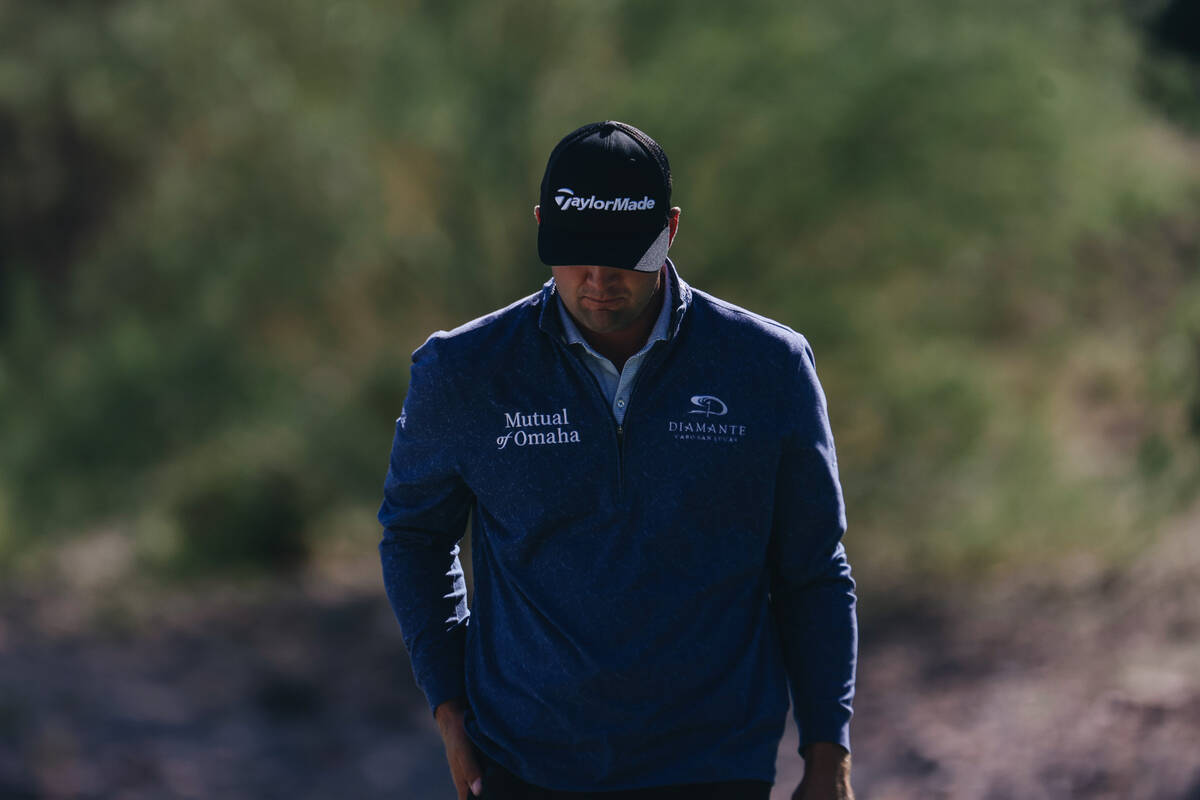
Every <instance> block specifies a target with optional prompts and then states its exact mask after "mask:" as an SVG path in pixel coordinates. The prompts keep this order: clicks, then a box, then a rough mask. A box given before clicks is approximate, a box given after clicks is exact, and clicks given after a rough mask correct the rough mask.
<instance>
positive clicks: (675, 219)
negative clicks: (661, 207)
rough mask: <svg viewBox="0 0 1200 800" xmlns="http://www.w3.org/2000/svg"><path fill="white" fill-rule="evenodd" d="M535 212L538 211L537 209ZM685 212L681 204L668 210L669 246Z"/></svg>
mask: <svg viewBox="0 0 1200 800" xmlns="http://www.w3.org/2000/svg"><path fill="white" fill-rule="evenodd" d="M534 213H537V212H536V210H535V212H534ZM681 213H683V209H681V208H680V207H679V206H674V207H673V208H672V209H671V210H670V211H669V212H667V227H669V228H670V229H671V230H670V232H669V233H668V234H667V247H670V246H671V242H673V241H675V233H676V232H677V231H678V230H679V215H680V214H681Z"/></svg>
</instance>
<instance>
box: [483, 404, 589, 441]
mask: <svg viewBox="0 0 1200 800" xmlns="http://www.w3.org/2000/svg"><path fill="white" fill-rule="evenodd" d="M504 428H505V431H504V433H503V434H501V435H500V436H497V437H496V449H497V450H503V449H504V448H506V447H508V446H509V445H510V444H511V445H513V446H515V447H529V446H531V445H558V444H572V443H574V442H578V441H579V431H578V430H575V429H574V428H573V427H571V420H570V418H569V417H568V416H567V410H566V409H565V408H562V409H559V410H558V411H550V412H544V411H528V412H525V411H513V412H511V413H509V412H505V414H504Z"/></svg>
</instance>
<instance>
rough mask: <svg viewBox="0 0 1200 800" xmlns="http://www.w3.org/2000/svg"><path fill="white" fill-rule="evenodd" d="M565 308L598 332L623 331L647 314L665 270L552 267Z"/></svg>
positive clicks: (584, 324)
mask: <svg viewBox="0 0 1200 800" xmlns="http://www.w3.org/2000/svg"><path fill="white" fill-rule="evenodd" d="M550 270H551V271H552V272H553V273H554V283H555V285H556V286H557V287H558V293H559V296H561V297H562V301H563V305H565V306H566V307H567V311H569V312H570V313H571V316H572V317H573V318H574V319H575V321H576V322H577V323H579V324H580V325H582V326H584V327H585V328H587V329H588V330H590V331H593V332H595V333H613V332H615V331H620V330H624V329H625V328H628V327H629V326H630V325H632V324H633V323H634V321H635V320H637V319H638V318H639V317H640V316H642V314H643V313H648V312H649V311H650V309H649V308H648V307H649V305H650V301H651V300H652V299H654V296H655V291H656V290H657V289H658V286H659V281H660V280H661V279H662V270H658V271H657V272H637V271H635V270H631V269H620V268H618V267H596V266H578V267H576V266H571V267H551V268H550Z"/></svg>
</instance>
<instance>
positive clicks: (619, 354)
mask: <svg viewBox="0 0 1200 800" xmlns="http://www.w3.org/2000/svg"><path fill="white" fill-rule="evenodd" d="M665 287H666V281H660V282H659V284H658V289H656V290H655V292H654V297H653V298H651V300H650V302H649V303H647V304H646V307H645V308H644V309H642V313H641V314H640V315H638V318H637V319H635V320H634V321H633V322H632V323H631V324H630V325H629V326H628V327H626V328H622V329H621V330H619V331H611V332H609V333H599V332H597V331H593V330H589V329H588V328H586V327H584V326H583V325H579V324H578V322H576V326H577V327H578V328H579V333H580V335H582V336H583V338H584V339H585V340H586V341H587V343H588V344H590V345H591V346H592V349H593V350H595V351H596V352H597V353H599V354H600V355H602V356H604V357H605V358H607V359H608V360H609V361H611V362H612V363H613V366H614V367H616V368H617V372H620V371H621V370H623V369H624V368H625V362H626V361H628V360H629V358H630V356H632V355H633V354H634V353H636V352H637V351H639V350H641V349H642V347H643V346H644V345H645V344H646V340H647V339H649V338H650V332H651V331H652V330H654V323H655V322H657V321H658V315H659V312H661V311H662V305H663V292H664V291H665V290H666V289H665Z"/></svg>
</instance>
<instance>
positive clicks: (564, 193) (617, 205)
mask: <svg viewBox="0 0 1200 800" xmlns="http://www.w3.org/2000/svg"><path fill="white" fill-rule="evenodd" d="M554 204H555V205H556V206H558V207H559V208H560V209H562V210H563V211H571V210H575V211H648V210H650V209H652V208H654V200H653V199H652V198H651V197H649V196H648V195H642V199H641V200H637V199H635V198H632V197H614V198H612V199H610V200H601V199H600V198H598V197H596V195H594V194H593V195H590V196H588V197H583V196H576V195H575V192H574V190H572V189H568V188H567V187H565V186H564V187H563V188H561V189H559V190H558V191H556V192H555V193H554Z"/></svg>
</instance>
